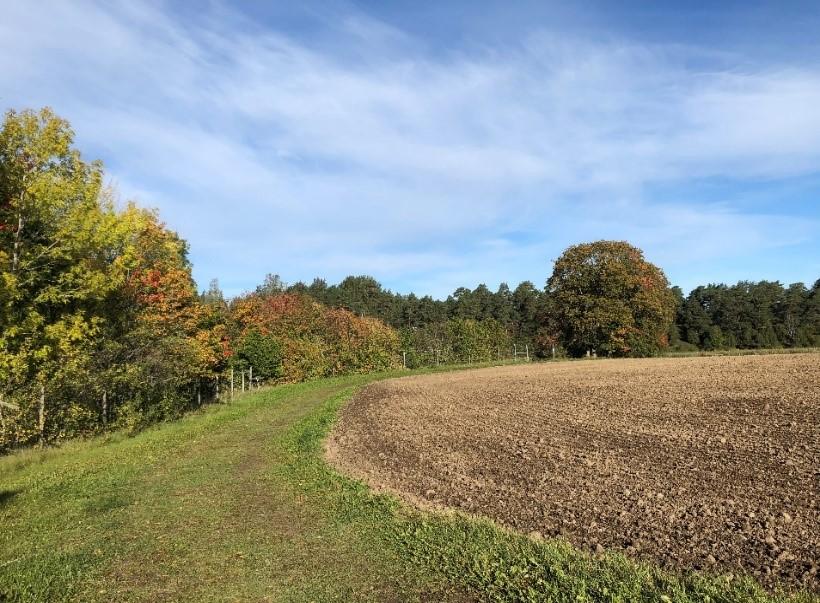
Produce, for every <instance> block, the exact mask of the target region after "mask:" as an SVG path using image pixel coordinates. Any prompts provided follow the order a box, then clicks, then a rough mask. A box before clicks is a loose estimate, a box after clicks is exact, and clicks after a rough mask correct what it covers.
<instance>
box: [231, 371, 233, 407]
mask: <svg viewBox="0 0 820 603" xmlns="http://www.w3.org/2000/svg"><path fill="white" fill-rule="evenodd" d="M231 402H233V367H231Z"/></svg>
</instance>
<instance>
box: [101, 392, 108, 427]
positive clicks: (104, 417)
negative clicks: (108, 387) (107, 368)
mask: <svg viewBox="0 0 820 603" xmlns="http://www.w3.org/2000/svg"><path fill="white" fill-rule="evenodd" d="M102 422H103V427H105V426H106V425H108V392H107V391H105V390H103V396H102Z"/></svg>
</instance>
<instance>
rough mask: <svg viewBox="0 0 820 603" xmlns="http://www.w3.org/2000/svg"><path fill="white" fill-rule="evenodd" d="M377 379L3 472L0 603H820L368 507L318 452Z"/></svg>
mask: <svg viewBox="0 0 820 603" xmlns="http://www.w3.org/2000/svg"><path fill="white" fill-rule="evenodd" d="M401 374H406V373H401ZM385 376H390V375H369V376H353V377H345V378H337V379H329V380H322V381H316V382H312V383H304V384H298V385H290V386H283V387H278V388H274V389H270V390H265V391H261V392H256V393H253V394H250V395H246V396H244V397H242V398H240V399H239V400H238V401H237V402H235V403H233V404H231V405H226V406H213V407H210V408H208V409H206V410H204V411H202V412H199V413H195V414H193V415H190V416H188V417H185V418H184V419H182V420H180V421H178V422H175V423H169V424H165V425H160V426H157V427H155V428H153V429H150V430H147V431H145V432H143V433H141V434H139V435H137V436H134V437H124V436H122V435H119V434H115V435H114V436H112V437H109V438H105V439H94V440H89V441H85V442H74V443H71V444H68V445H66V446H64V447H62V448H61V449H55V450H45V451H25V452H22V453H18V454H14V455H10V456H8V457H6V458H3V459H0V526H1V527H2V531H0V601H14V602H18V601H20V602H24V601H25V602H29V601H84V602H85V601H89V602H93V601H317V602H319V601H321V602H324V601H574V602H575V601H624V602H626V601H681V602H684V601H713V602H741V601H755V602H756V601H759V602H764V601H765V602H769V601H778V602H779V601H800V602H804V601H806V602H807V601H816V600H817V599H816V598H812V597H811V595H809V594H805V593H803V594H797V595H786V594H783V593H775V594H767V593H765V592H763V591H762V590H761V589H760V588H758V587H757V586H756V585H755V584H754V583H753V582H751V581H746V580H742V579H732V580H726V579H723V578H720V577H709V576H702V575H698V574H694V573H693V574H686V575H683V576H678V575H672V574H669V573H666V572H663V571H660V570H658V569H657V568H655V567H653V566H650V565H648V564H637V563H634V562H632V561H629V560H627V559H626V558H624V557H623V556H621V555H618V554H614V553H608V554H604V555H601V556H592V555H588V554H586V553H582V552H580V551H578V550H576V549H574V548H572V547H571V546H570V545H569V544H567V543H565V542H562V541H534V540H532V539H530V538H527V537H526V536H523V535H520V534H515V533H512V532H509V531H506V530H504V529H501V528H499V527H497V526H496V525H494V524H493V523H491V522H489V521H486V520H481V519H476V518H470V517H466V516H463V515H460V514H430V513H426V512H421V511H417V510H414V509H411V508H409V507H407V506H405V505H403V504H400V503H399V502H397V501H396V500H395V499H394V498H392V497H390V496H386V495H380V494H374V493H372V492H371V491H369V490H368V488H367V487H365V486H364V485H363V484H361V483H359V482H356V481H354V480H350V479H347V478H345V477H344V476H341V475H339V474H337V473H336V472H335V471H334V470H333V469H332V468H331V467H329V466H328V465H327V464H326V463H325V462H324V460H323V459H322V453H321V450H322V440H323V438H324V437H325V435H326V434H327V432H328V430H329V429H330V427H331V426H332V424H333V421H334V420H335V417H336V414H337V411H338V409H339V407H340V406H341V405H342V404H344V402H345V401H346V400H348V399H349V398H350V396H351V395H352V394H353V392H354V391H355V390H356V389H357V388H358V387H360V386H362V385H364V384H365V383H367V382H369V381H372V380H375V379H378V378H383V377H385Z"/></svg>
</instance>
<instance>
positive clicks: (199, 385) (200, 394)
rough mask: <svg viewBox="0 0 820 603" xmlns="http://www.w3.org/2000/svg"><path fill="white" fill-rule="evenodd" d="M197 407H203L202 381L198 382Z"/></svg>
mask: <svg viewBox="0 0 820 603" xmlns="http://www.w3.org/2000/svg"><path fill="white" fill-rule="evenodd" d="M196 405H197V406H202V380H197V382H196Z"/></svg>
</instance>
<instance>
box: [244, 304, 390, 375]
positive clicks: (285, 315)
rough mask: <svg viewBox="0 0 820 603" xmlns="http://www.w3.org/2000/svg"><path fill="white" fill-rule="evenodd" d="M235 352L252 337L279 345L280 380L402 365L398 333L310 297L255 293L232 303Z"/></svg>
mask: <svg viewBox="0 0 820 603" xmlns="http://www.w3.org/2000/svg"><path fill="white" fill-rule="evenodd" d="M230 310H231V311H230V324H231V331H232V338H233V340H234V342H235V347H236V348H237V349H241V348H242V346H243V342H245V341H246V340H247V339H248V337H255V338H258V336H261V337H262V338H264V339H268V340H270V341H273V342H275V343H276V347H278V350H279V352H278V353H279V355H280V358H281V360H280V364H279V368H278V370H277V371H276V373H275V380H276V381H280V382H292V381H302V380H305V379H311V378H316V377H324V376H331V375H342V374H347V373H364V372H369V371H376V370H385V369H388V368H392V367H395V366H397V364H398V358H399V356H398V353H399V338H398V334H397V333H396V331H395V330H394V329H392V328H390V327H388V326H386V325H385V324H384V323H382V322H381V321H380V320H377V319H375V318H362V317H359V316H356V315H355V314H353V313H352V312H350V311H348V310H345V309H341V308H327V307H326V306H323V305H321V304H319V303H318V302H316V301H314V300H312V299H311V298H310V297H308V296H306V295H298V294H292V293H282V294H277V295H264V294H260V293H253V294H249V295H246V296H244V297H241V298H239V299H237V300H235V301H234V302H233V303H232V304H231V309H230Z"/></svg>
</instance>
